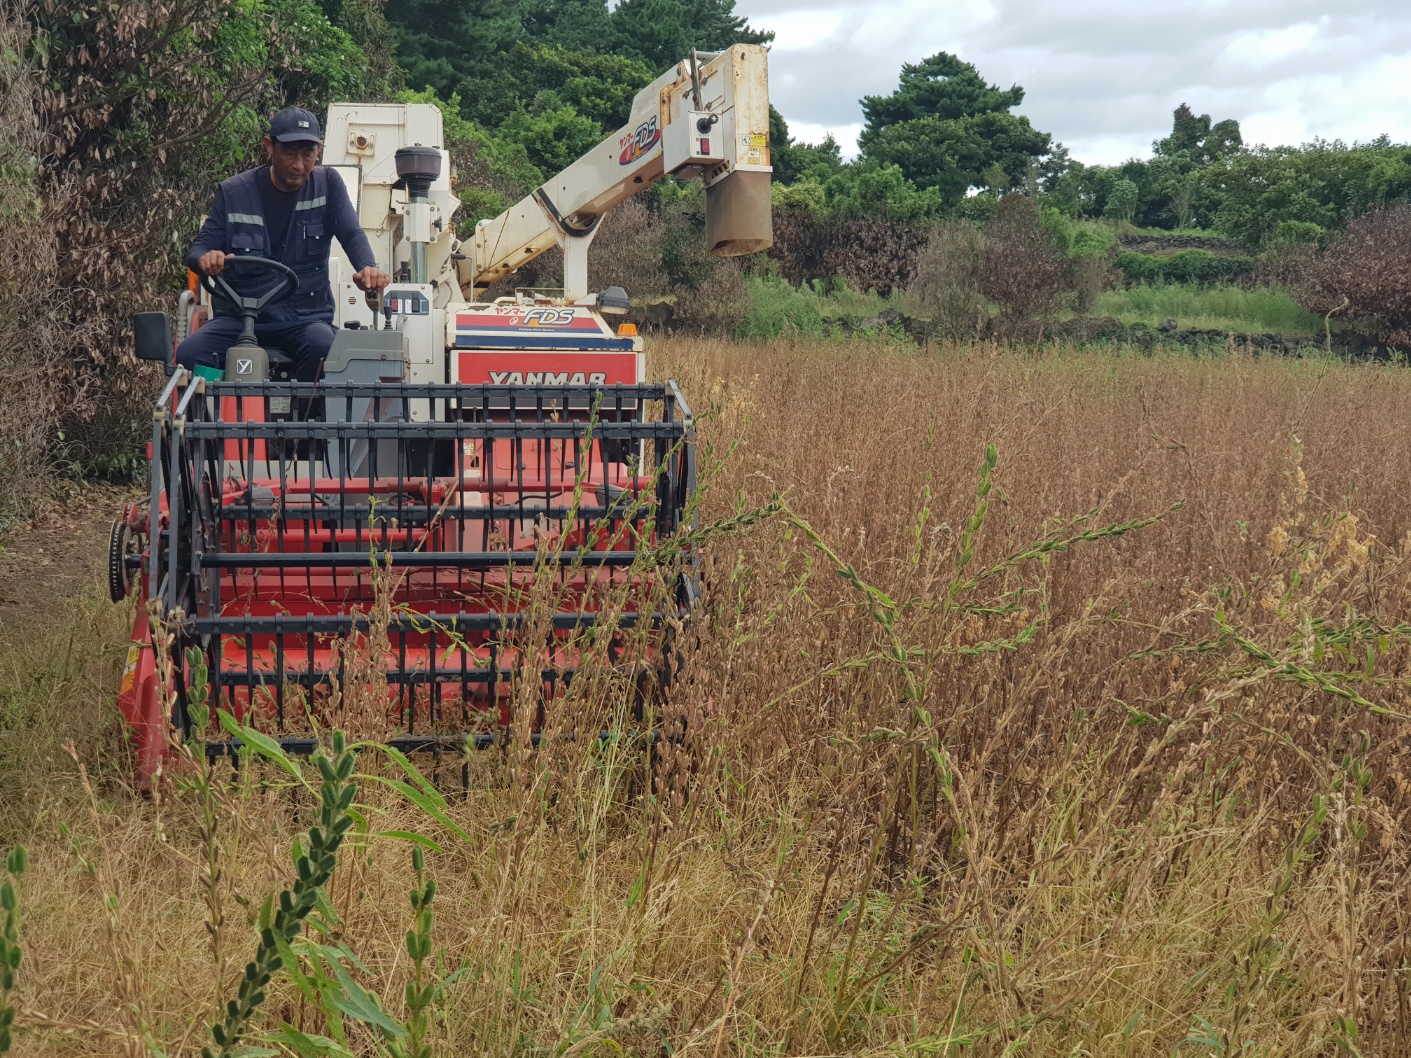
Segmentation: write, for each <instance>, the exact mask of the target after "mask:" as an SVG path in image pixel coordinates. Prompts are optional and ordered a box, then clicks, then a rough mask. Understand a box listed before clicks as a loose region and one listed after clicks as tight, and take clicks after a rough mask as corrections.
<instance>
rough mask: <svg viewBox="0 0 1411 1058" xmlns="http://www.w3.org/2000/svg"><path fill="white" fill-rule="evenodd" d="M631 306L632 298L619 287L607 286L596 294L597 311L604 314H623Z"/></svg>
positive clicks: (625, 313)
mask: <svg viewBox="0 0 1411 1058" xmlns="http://www.w3.org/2000/svg"><path fill="white" fill-rule="evenodd" d="M631 307H632V299H631V298H629V297H628V296H627V291H625V290H623V289H622V288H621V287H608V288H607V289H606V290H604V291H603V292H602V293H601V294H599V295H598V311H599V312H601V313H602V314H603V315H604V316H625V315H627V310H628V309H630V308H631Z"/></svg>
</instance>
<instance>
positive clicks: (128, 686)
mask: <svg viewBox="0 0 1411 1058" xmlns="http://www.w3.org/2000/svg"><path fill="white" fill-rule="evenodd" d="M141 656H142V648H141V647H140V646H138V645H137V644H136V643H133V644H132V646H130V647H128V648H127V668H125V669H123V670H122V690H121V691H119V692H118V693H119V694H126V693H127V692H128V691H130V690H132V684H133V681H134V680H136V679H137V659H138V658H140V657H141Z"/></svg>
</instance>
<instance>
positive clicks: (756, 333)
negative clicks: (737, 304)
mask: <svg viewBox="0 0 1411 1058" xmlns="http://www.w3.org/2000/svg"><path fill="white" fill-rule="evenodd" d="M748 289H749V296H750V302H751V309H750V311H749V312H748V313H747V314H746V315H745V316H744V317H743V319H742V320H741V321H740V325H739V331H738V333H739V335H740V337H742V338H777V337H779V336H780V335H789V336H798V337H819V336H821V335H822V334H823V306H822V303H821V300H820V298H819V296H818V293H817V291H815V290H814V289H813V288H812V287H811V286H809V285H804V286H803V287H796V286H794V285H793V284H792V283H790V282H789V281H788V280H787V279H784V278H783V277H782V276H756V277H754V278H751V279H750V280H749V281H748Z"/></svg>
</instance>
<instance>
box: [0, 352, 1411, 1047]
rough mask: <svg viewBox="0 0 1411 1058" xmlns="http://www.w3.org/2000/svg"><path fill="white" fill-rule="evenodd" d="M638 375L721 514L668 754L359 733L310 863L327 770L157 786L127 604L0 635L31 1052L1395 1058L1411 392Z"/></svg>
mask: <svg viewBox="0 0 1411 1058" xmlns="http://www.w3.org/2000/svg"><path fill="white" fill-rule="evenodd" d="M652 355H653V356H654V363H655V367H656V370H657V371H658V372H659V373H660V374H662V375H668V374H669V375H673V376H674V377H676V378H678V379H679V380H680V381H681V383H682V389H683V390H684V392H685V393H686V394H687V395H688V398H689V399H690V401H691V403H692V404H693V406H694V407H695V409H696V411H697V413H698V415H699V416H700V418H701V421H702V422H701V432H702V438H703V440H702V445H701V449H702V450H701V458H702V461H703V463H704V464H707V466H708V469H709V471H710V474H709V484H708V492H707V494H706V500H705V507H704V511H703V520H704V521H705V522H707V523H712V522H713V523H715V531H714V532H713V534H712V535H711V536H710V537H709V554H708V556H707V560H706V572H707V576H706V582H707V597H706V602H705V605H704V606H703V608H702V612H701V614H700V617H699V619H698V620H696V621H695V622H694V623H693V624H692V625H691V626H690V628H689V629H688V633H687V634H686V636H684V637H683V643H684V645H683V647H682V650H683V656H682V661H681V677H680V678H679V679H678V680H677V681H676V682H675V683H674V685H673V686H672V688H671V689H670V691H669V692H668V693H667V695H666V696H665V699H664V701H662V702H661V704H660V708H661V710H662V714H663V723H664V725H665V726H666V728H668V729H669V730H672V731H675V732H677V733H678V735H679V737H675V738H673V739H670V740H666V741H664V742H662V743H659V744H658V747H657V750H656V752H655V753H652V754H649V753H647V752H646V751H645V750H643V749H642V748H641V747H640V746H634V745H632V744H630V743H626V742H623V743H612V742H608V743H601V742H598V741H596V740H592V739H584V740H578V741H575V742H568V741H563V742H556V743H553V744H548V745H545V746H544V747H542V748H540V749H539V750H538V751H530V750H528V749H518V750H516V749H513V748H511V749H510V750H509V751H508V752H505V753H501V752H498V751H491V752H487V753H482V754H479V755H478V756H477V758H476V760H475V761H474V762H473V767H472V768H471V771H470V779H469V782H468V783H467V784H462V783H461V781H460V771H459V768H452V769H449V771H450V772H452V773H453V777H452V778H451V779H448V780H446V781H438V782H437V783H436V784H434V785H433V784H431V783H425V784H424V783H423V782H421V781H419V780H418V778H417V777H416V776H413V775H409V774H408V773H407V772H405V770H404V769H402V768H401V767H400V766H399V765H398V764H397V763H396V762H395V761H392V760H389V759H388V758H386V757H385V756H377V755H375V754H373V753H364V754H362V755H361V756H360V757H359V761H358V764H357V769H358V774H357V775H356V776H354V777H353V778H354V779H355V780H356V782H357V793H356V801H355V805H354V811H355V813H356V817H355V821H354V823H352V824H339V825H343V826H347V825H351V826H352V829H351V830H350V831H348V841H347V842H346V843H345V844H344V845H343V847H342V848H341V849H340V850H339V851H338V853H337V860H336V867H335V868H333V870H332V875H331V877H328V878H326V880H324V879H325V875H326V871H324V873H323V874H320V870H321V869H322V868H321V867H320V864H321V863H323V861H322V860H321V859H320V855H321V854H320V853H319V851H318V850H319V848H321V847H326V846H327V843H328V841H329V835H330V833H332V829H333V827H332V826H331V825H330V822H329V821H330V820H332V819H336V818H338V811H339V804H338V801H339V799H340V798H344V799H346V797H349V796H353V795H351V794H344V793H342V791H343V790H344V788H345V785H344V784H345V779H346V778H347V776H345V774H344V772H343V771H340V770H339V758H338V757H337V756H336V754H335V755H334V756H333V757H332V758H331V759H328V760H326V761H325V764H324V768H325V769H326V771H327V775H325V777H324V778H325V781H323V783H322V785H321V786H320V778H319V773H318V772H317V771H316V770H315V766H314V764H313V763H310V762H307V761H305V762H302V763H301V764H299V765H298V767H299V768H300V769H301V771H300V774H301V776H303V777H304V780H305V782H306V783H307V785H302V784H301V783H300V782H298V781H296V780H295V779H294V778H293V776H292V775H291V773H290V771H288V770H286V769H284V768H281V767H280V766H278V765H277V764H273V763H269V762H263V763H260V764H258V765H252V766H251V767H249V768H246V769H243V770H242V771H241V772H240V774H239V776H238V777H235V776H234V775H233V774H232V773H229V772H215V773H205V772H202V771H200V770H199V769H197V770H196V771H194V772H191V773H188V774H187V775H186V777H184V778H182V779H180V780H179V781H177V782H175V783H172V784H169V785H168V786H167V788H166V789H165V790H164V792H163V793H162V794H161V796H159V797H157V798H156V799H141V798H138V797H135V796H134V795H133V794H132V793H131V792H130V790H129V789H127V787H126V785H125V780H124V775H125V774H126V763H125V761H124V759H123V750H122V743H121V738H120V733H119V729H118V725H117V723H116V721H115V710H114V706H113V704H112V700H113V696H114V692H115V688H116V683H117V680H118V677H119V674H120V669H121V665H122V662H123V657H124V646H123V644H124V640H125V638H126V634H127V629H128V628H129V627H130V622H131V619H132V612H131V611H130V610H126V609H121V608H114V607H111V606H109V605H107V604H106V603H101V602H99V601H98V599H99V592H100V587H101V586H100V585H99V584H97V583H95V584H94V585H93V589H92V592H91V594H90V595H89V596H87V597H85V598H78V599H71V600H68V601H63V600H53V601H51V603H50V604H49V605H48V606H45V607H32V608H28V609H27V610H25V611H24V613H23V616H13V615H7V616H6V617H5V618H4V622H5V623H4V625H3V628H0V633H3V645H0V803H2V804H3V805H4V810H3V812H0V846H8V845H10V844H12V843H14V842H22V843H24V845H25V846H26V847H27V849H28V860H29V865H28V869H27V870H26V871H25V872H24V874H23V876H22V877H21V878H20V879H19V883H18V886H17V889H18V900H17V907H18V910H17V930H16V936H17V938H18V945H19V948H20V949H21V950H22V952H23V960H22V962H21V964H20V969H19V972H18V974H17V975H16V976H15V979H14V989H13V990H12V991H10V992H9V993H8V999H6V1000H4V1002H8V1003H10V1004H11V1005H12V1006H13V1007H14V1008H16V1009H17V1011H18V1013H17V1016H16V1018H15V1025H14V1049H15V1053H18V1054H23V1055H39V1054H44V1055H68V1054H124V1055H141V1054H152V1055H157V1054H165V1055H173V1056H175V1055H193V1054H198V1053H200V1052H201V1049H202V1048H203V1047H209V1048H210V1049H211V1053H213V1054H227V1053H228V1054H246V1055H252V1056H253V1055H274V1054H281V1053H290V1054H298V1055H303V1054H310V1055H312V1054H320V1055H341V1054H344V1053H350V1054H354V1055H373V1054H391V1055H417V1056H418V1058H425V1056H431V1055H436V1056H446V1058H450V1056H461V1055H497V1056H498V1055H553V1056H567V1055H623V1054H633V1055H686V1054H690V1055H695V1056H699V1058H720V1056H722V1055H740V1056H745V1055H749V1056H754V1055H780V1056H783V1055H799V1056H802V1055H812V1056H819V1055H877V1056H880V1055H913V1054H914V1055H931V1056H950V1058H959V1056H996V1058H998V1056H1001V1055H1023V1056H1026V1058H1039V1056H1062V1058H1068V1056H1074V1055H1091V1056H1108V1055H1133V1056H1136V1055H1191V1056H1207V1055H1221V1056H1223V1055H1236V1054H1238V1055H1258V1056H1276V1055H1278V1056H1283V1055H1329V1056H1332V1055H1365V1056H1369V1058H1370V1056H1372V1055H1396V1054H1407V1053H1411V976H1409V975H1411V961H1409V960H1411V952H1408V939H1411V901H1409V900H1408V888H1407V881H1408V875H1407V873H1406V872H1407V866H1408V863H1407V861H1408V858H1411V845H1408V842H1407V841H1406V826H1407V815H1408V809H1411V754H1409V752H1408V751H1411V743H1408V737H1409V736H1411V722H1408V719H1407V717H1408V715H1411V431H1408V429H1407V418H1408V415H1411V412H1408V409H1411V373H1407V371H1406V370H1405V369H1404V368H1396V367H1386V366H1353V365H1346V364H1341V363H1336V362H1332V361H1286V360H1269V359H1251V358H1247V357H1244V356H1216V357H1203V358H1198V359H1197V358H1192V357H1189V356H1186V357H1161V356H1155V357H1153V356H1140V355H1136V354H1127V355H1124V354H1121V353H1104V352H1094V351H1084V350H1081V349H1068V350H1058V351H1054V350H1049V351H1044V352H1040V353H1034V352H1015V351H1009V350H1005V349H1001V348H995V347H989V346H976V347H956V348H951V347H946V348H941V349H931V350H927V351H925V352H918V351H914V350H902V349H898V348H895V347H891V346H887V345H862V344H859V345H850V346H849V345H840V344H808V343H798V344H790V343H787V342H780V343H775V344H771V345H731V344H723V343H716V342H708V341H687V340H676V341H674V342H668V343H659V344H658V345H657V346H656V347H655V350H654V353H653V354H652ZM521 745H522V743H521ZM347 767H352V758H351V757H348V763H347V764H346V765H345V769H346V768H347ZM429 774H430V772H429V769H428V775H429ZM329 775H331V776H332V778H328V776H329ZM310 777H311V778H310ZM399 783H400V784H401V785H399ZM321 798H322V800H323V801H324V802H326V803H325V805H324V809H323V812H324V818H323V820H322V822H320V819H319V818H318V815H319V803H320V799H321ZM330 813H331V814H330ZM349 818H353V817H349ZM311 826H312V827H314V828H315V831H314V832H313V833H310V827H311ZM320 827H322V828H323V829H322V830H320V829H319V828H320ZM410 835H416V838H415V840H417V841H420V842H421V844H420V845H416V846H415V847H416V848H422V849H424V861H423V860H422V854H420V853H418V855H417V860H418V863H417V864H415V865H414V863H413V853H412V849H413V847H414V844H413V839H411V838H410V837H409V836H410ZM296 842H299V843H300V844H299V846H298V848H295V844H296ZM320 842H323V843H324V844H323V845H322V846H321V845H320ZM291 848H294V852H293V854H292V855H291ZM300 849H302V850H303V851H304V852H305V853H307V854H308V856H307V858H306V859H305V863H304V868H303V871H305V872H308V873H307V874H302V875H301V872H299V871H296V869H295V861H296V859H298V857H299V855H300V852H299V850H300ZM329 864H331V861H329ZM329 864H324V866H327V865H329ZM418 868H420V869H418ZM301 876H303V877H304V881H303V882H300V883H297V884H296V879H297V878H299V877H301ZM309 877H312V878H313V881H314V882H318V881H320V880H324V884H323V885H322V886H321V888H319V889H318V890H317V891H316V892H315V891H314V889H313V888H311V886H312V883H311V882H309ZM432 879H434V881H435V884H436V890H435V894H434V899H428V895H427V884H428V882H429V881H430V880H432ZM282 888H290V890H291V894H292V899H291V900H290V906H293V907H295V910H298V909H299V908H298V905H299V901H300V900H301V899H302V896H301V895H300V894H301V893H303V892H308V893H310V895H309V897H308V900H309V901H310V902H312V903H314V904H316V906H315V908H314V911H313V913H312V914H311V915H309V917H308V919H307V921H306V923H305V928H304V929H303V931H302V933H300V934H299V935H298V937H297V938H296V939H289V940H287V941H286V940H285V939H284V938H282V937H280V938H275V939H276V940H277V941H278V943H277V944H274V943H272V942H270V941H269V938H268V934H269V932H270V931H269V930H266V934H267V936H266V937H265V938H264V939H263V940H262V938H261V926H262V925H263V926H269V925H270V924H271V923H272V922H274V921H275V919H277V918H278V915H277V914H276V913H275V912H273V911H272V910H271V908H270V905H268V904H267V901H268V900H269V899H270V898H271V896H272V894H278V893H279V891H280V890H281V889H282ZM409 891H410V892H411V893H412V898H413V899H412V900H411V901H409V898H408V893H409ZM413 902H416V903H418V904H419V905H421V906H420V907H418V908H414V907H413ZM278 906H279V902H278V900H277V899H276V901H275V904H274V907H276V908H277V907H278ZM304 910H305V911H306V910H307V908H304ZM291 937H292V935H291ZM257 946H258V949H259V950H258V952H257ZM276 948H277V949H278V950H275V949H276ZM252 959H255V960H256V961H259V960H260V959H264V960H266V962H269V961H270V960H273V962H272V963H270V965H271V966H272V967H273V976H272V979H271V980H270V981H269V982H268V984H267V985H261V986H260V987H259V988H258V989H256V987H255V985H258V984H259V983H260V981H262V980H263V978H261V977H259V974H260V973H262V972H264V971H263V969H262V968H261V967H263V966H265V963H261V966H257V967H255V969H254V970H253V971H249V972H247V978H248V980H247V982H246V987H245V988H244V990H243V991H242V990H241V981H242V976H241V975H242V971H244V970H245V967H246V964H247V963H249V962H250V961H251V960H252ZM281 962H282V964H283V968H282V969H281V968H279V966H280V963H281ZM252 975H253V976H252ZM250 980H253V981H255V985H252V984H250V983H249V981H250ZM256 991H259V992H260V993H261V995H262V998H263V1002H262V1003H254V1002H253V999H252V997H253V996H254V993H255V992H256ZM234 998H238V999H239V1000H240V1002H234V1003H232V1007H233V1008H238V1009H231V1010H224V1009H223V1006H224V1004H225V1003H226V1001H227V1000H232V999H234ZM247 1001H249V1002H247ZM242 1003H243V1004H244V1006H243V1007H242ZM251 1010H252V1011H253V1012H251ZM247 1015H248V1016H247ZM216 1022H221V1023H222V1024H224V1025H226V1026H228V1027H233V1028H234V1029H238V1030H239V1033H240V1038H239V1042H238V1044H237V1043H235V1042H232V1041H231V1040H230V1039H229V1038H227V1042H226V1044H225V1045H222V1044H221V1037H220V1036H217V1037H216V1038H214V1039H213V1036H212V1030H211V1026H212V1024H213V1023H216ZM222 1031H225V1030H222ZM242 1048H243V1049H242Z"/></svg>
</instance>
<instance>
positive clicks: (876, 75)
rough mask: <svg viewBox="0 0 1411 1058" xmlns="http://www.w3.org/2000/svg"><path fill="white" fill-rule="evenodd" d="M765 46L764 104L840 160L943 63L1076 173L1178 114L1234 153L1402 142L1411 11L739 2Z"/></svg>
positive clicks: (1312, 0)
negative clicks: (1191, 116)
mask: <svg viewBox="0 0 1411 1058" xmlns="http://www.w3.org/2000/svg"><path fill="white" fill-rule="evenodd" d="M735 10H736V12H737V13H738V14H741V15H745V16H747V17H748V18H749V20H750V24H751V25H752V26H754V27H755V28H757V29H772V30H774V31H775V33H776V34H777V36H776V37H775V40H774V47H773V50H772V51H771V53H770V58H769V66H770V77H769V82H770V96H771V99H772V101H773V103H774V105H775V106H777V107H778V108H779V111H780V112H781V113H782V114H783V115H784V117H785V118H786V119H787V120H788V122H789V128H790V131H791V132H793V133H794V135H795V136H796V137H798V138H801V139H805V140H816V139H819V138H821V137H822V135H823V134H824V132H826V131H832V132H833V134H834V135H835V136H837V138H838V141H839V142H840V143H841V144H842V145H843V148H844V151H845V152H849V153H851V152H853V151H854V150H855V140H856V137H857V133H858V131H859V129H860V128H861V120H862V111H861V108H860V107H859V106H858V100H859V99H860V98H861V97H862V96H864V95H877V94H886V93H887V92H890V91H892V90H893V89H895V88H896V84H897V75H898V73H899V72H900V70H901V64H902V63H903V62H917V61H918V60H920V59H923V58H925V57H926V56H928V55H933V54H935V53H936V52H938V51H951V52H955V53H956V54H958V55H960V57H961V58H963V59H965V60H966V61H967V62H971V63H974V64H975V66H976V67H978V68H979V70H980V73H981V74H982V75H983V76H984V78H985V79H986V80H987V81H990V82H992V83H997V84H999V85H1000V86H1001V87H1008V86H1009V85H1011V84H1015V83H1018V84H1020V85H1023V86H1024V89H1025V92H1026V95H1025V98H1024V103H1023V105H1022V106H1021V107H1020V108H1019V111H1018V112H1019V113H1021V114H1025V115H1027V116H1028V117H1029V119H1030V121H1032V122H1033V123H1034V125H1035V127H1037V128H1039V129H1041V130H1043V131H1045V132H1050V133H1052V134H1053V135H1054V137H1055V138H1056V139H1058V140H1060V141H1062V142H1063V143H1064V144H1066V145H1067V146H1068V149H1069V150H1070V151H1071V152H1072V154H1073V157H1074V158H1076V159H1078V160H1079V161H1083V162H1088V163H1094V162H1103V163H1113V162H1120V161H1122V160H1124V159H1126V158H1129V157H1133V156H1138V157H1145V156H1147V155H1149V154H1150V151H1151V141H1152V140H1153V139H1156V138H1158V137H1160V136H1163V135H1165V134H1166V133H1167V132H1169V131H1170V128H1171V111H1172V110H1173V109H1174V108H1175V107H1176V105H1177V104H1179V103H1182V102H1185V103H1189V104H1190V105H1191V107H1192V108H1193V109H1194V110H1195V112H1196V113H1198V114H1207V113H1208V114H1210V115H1211V116H1212V117H1213V118H1214V119H1215V120H1216V121H1219V120H1221V119H1222V118H1235V119H1237V120H1238V121H1239V123H1240V128H1241V129H1242V131H1243V132H1244V138H1245V142H1246V143H1264V144H1281V143H1301V142H1303V141H1306V140H1309V139H1312V138H1313V137H1316V136H1321V137H1324V138H1326V139H1334V138H1341V139H1344V140H1368V139H1371V138H1373V137H1375V136H1377V135H1380V134H1381V133H1383V132H1385V133H1387V134H1388V135H1390V136H1391V137H1392V139H1393V140H1397V141H1400V142H1406V141H1408V140H1411V0H1400V2H1392V0H1341V2H1333V0H1242V2H1226V0H1028V2H1023V0H870V2H869V0H736V4H735Z"/></svg>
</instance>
